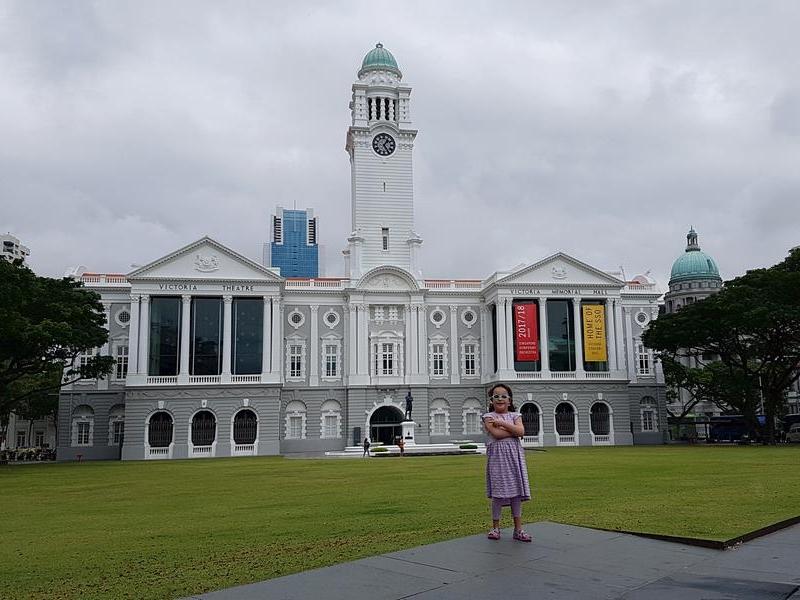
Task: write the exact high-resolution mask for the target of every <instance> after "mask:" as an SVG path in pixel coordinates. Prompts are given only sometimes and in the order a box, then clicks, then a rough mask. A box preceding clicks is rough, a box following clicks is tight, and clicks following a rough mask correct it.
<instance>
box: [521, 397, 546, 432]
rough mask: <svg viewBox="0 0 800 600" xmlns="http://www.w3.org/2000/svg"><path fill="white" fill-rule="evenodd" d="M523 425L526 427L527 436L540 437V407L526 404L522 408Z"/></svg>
mask: <svg viewBox="0 0 800 600" xmlns="http://www.w3.org/2000/svg"><path fill="white" fill-rule="evenodd" d="M519 411H520V413H521V414H522V425H523V426H524V427H525V436H524V437H531V436H538V435H539V429H540V426H541V424H540V419H539V416H540V415H539V407H538V406H536V405H535V404H533V403H532V402H526V403H525V404H523V405H522V406H521V407H520V410H519Z"/></svg>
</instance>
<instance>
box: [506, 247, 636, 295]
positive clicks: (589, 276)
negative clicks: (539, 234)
mask: <svg viewBox="0 0 800 600" xmlns="http://www.w3.org/2000/svg"><path fill="white" fill-rule="evenodd" d="M497 284H498V285H508V284H535V285H542V286H544V285H564V286H569V285H572V284H575V285H596V286H614V287H622V286H624V285H625V282H624V281H622V280H620V279H617V278H616V277H614V276H612V275H609V274H608V273H605V272H603V271H601V270H600V269H596V268H595V267H593V266H591V265H588V264H586V263H584V262H581V261H580V260H578V259H577V258H573V257H571V256H569V255H568V254H564V253H563V252H559V253H557V254H553V255H552V256H548V257H547V258H545V259H543V260H541V261H539V262H536V263H534V264H531V265H525V266H523V267H520V268H519V269H517V270H516V271H514V272H512V273H509V274H508V275H505V276H504V277H502V278H500V279H498V280H497Z"/></svg>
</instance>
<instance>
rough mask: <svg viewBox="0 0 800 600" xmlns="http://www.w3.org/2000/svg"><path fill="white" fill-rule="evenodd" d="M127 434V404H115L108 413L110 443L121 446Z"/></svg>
mask: <svg viewBox="0 0 800 600" xmlns="http://www.w3.org/2000/svg"><path fill="white" fill-rule="evenodd" d="M124 434H125V406H124V405H123V404H115V405H114V406H112V407H111V410H110V411H109V413H108V445H109V446H119V445H120V444H121V443H122V439H123V436H124Z"/></svg>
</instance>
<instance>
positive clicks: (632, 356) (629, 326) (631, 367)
mask: <svg viewBox="0 0 800 600" xmlns="http://www.w3.org/2000/svg"><path fill="white" fill-rule="evenodd" d="M625 347H626V348H627V350H628V352H627V354H628V379H630V380H631V381H636V379H637V371H638V362H639V361H638V357H637V356H636V348H635V347H634V345H633V323H632V322H631V309H630V308H628V307H625Z"/></svg>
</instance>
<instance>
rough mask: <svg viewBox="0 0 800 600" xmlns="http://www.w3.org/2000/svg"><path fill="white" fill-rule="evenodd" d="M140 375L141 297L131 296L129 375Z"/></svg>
mask: <svg viewBox="0 0 800 600" xmlns="http://www.w3.org/2000/svg"><path fill="white" fill-rule="evenodd" d="M138 374H139V296H131V320H130V322H129V323H128V375H129V376H130V375H138Z"/></svg>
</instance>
